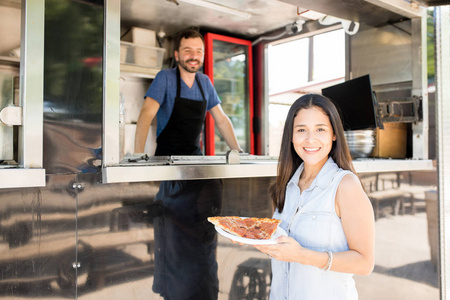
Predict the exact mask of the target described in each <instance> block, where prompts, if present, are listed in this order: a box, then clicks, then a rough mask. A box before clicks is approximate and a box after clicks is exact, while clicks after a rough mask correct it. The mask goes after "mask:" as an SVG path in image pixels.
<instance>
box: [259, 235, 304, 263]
mask: <svg viewBox="0 0 450 300" xmlns="http://www.w3.org/2000/svg"><path fill="white" fill-rule="evenodd" d="M275 241H276V242H277V244H274V245H253V247H255V248H256V249H258V250H259V251H261V252H263V253H265V254H267V255H269V256H270V257H272V258H275V259H276V260H279V261H286V262H300V259H301V256H302V251H303V250H304V248H303V247H302V246H301V245H300V244H299V243H298V242H297V241H296V240H294V239H293V238H291V237H287V236H280V237H279V238H277V239H276V240H275Z"/></svg>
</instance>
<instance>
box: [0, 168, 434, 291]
mask: <svg viewBox="0 0 450 300" xmlns="http://www.w3.org/2000/svg"><path fill="white" fill-rule="evenodd" d="M97 176H98V175H97V174H92V173H91V174H77V175H49V176H47V187H46V188H30V189H21V190H14V189H11V190H7V191H5V192H2V194H1V198H0V232H1V234H0V237H1V239H0V269H1V270H2V273H1V274H2V276H1V278H0V297H6V298H18V297H26V298H33V299H46V298H52V299H67V298H77V297H78V298H80V299H82V298H91V297H94V298H96V299H161V298H160V296H159V294H158V293H157V292H155V291H153V290H152V287H153V286H154V284H155V283H156V282H157V281H156V280H157V278H158V280H161V279H163V277H161V275H162V273H160V272H159V271H160V270H162V269H161V268H160V267H161V266H158V263H161V262H162V260H161V259H169V258H170V264H174V265H175V266H177V268H175V269H172V270H171V272H172V273H166V274H165V275H166V276H169V274H172V275H171V276H174V277H170V278H166V280H167V279H169V280H178V279H180V280H182V284H181V286H182V285H184V286H186V285H189V281H188V279H189V276H190V275H191V274H192V272H188V271H182V270H183V265H180V262H181V261H183V256H181V257H179V256H178V255H180V253H181V254H182V255H188V254H189V253H190V254H192V253H193V252H192V251H193V250H194V249H197V250H198V248H195V247H194V246H192V243H194V244H195V243H196V242H195V240H199V241H202V240H203V241H213V243H217V246H216V248H215V249H216V250H215V253H216V254H215V255H214V260H212V262H214V261H215V262H216V263H217V279H218V284H219V292H218V299H220V300H235V299H261V300H262V299H268V295H269V291H270V276H271V275H270V274H271V272H270V263H269V259H268V258H267V256H266V255H265V254H262V253H261V252H259V251H257V250H256V249H255V248H253V247H252V246H246V245H244V246H241V245H237V244H233V243H232V242H231V241H230V240H228V239H226V238H224V237H222V236H216V235H215V231H211V232H209V231H208V230H206V228H203V225H202V223H201V222H200V223H197V221H200V220H201V219H203V217H205V216H207V215H210V214H220V215H237V216H255V217H267V216H271V214H272V204H271V201H270V199H269V195H268V192H267V187H268V186H269V184H270V183H271V182H272V181H273V180H274V178H273V177H267V178H240V179H225V180H222V185H217V184H213V185H211V186H209V185H207V184H206V183H211V181H204V182H203V183H204V184H202V182H200V181H198V182H192V186H191V185H190V184H188V185H185V184H186V183H188V182H190V181H184V182H183V181H180V182H172V184H174V185H176V186H178V185H181V186H184V191H187V192H188V193H187V194H184V196H183V199H184V200H186V199H189V198H190V199H191V200H189V201H187V202H185V201H179V200H180V198H178V196H179V194H172V196H170V197H164V198H162V199H161V200H162V201H160V202H158V201H157V199H158V197H160V196H162V195H163V194H161V193H160V194H159V196H157V194H158V191H159V190H160V182H147V183H121V184H108V185H104V184H99V183H97ZM362 181H363V183H364V184H365V186H366V191H367V192H368V193H369V195H371V194H372V193H374V192H375V191H376V189H377V188H378V191H381V190H384V191H385V192H389V191H402V192H403V193H406V194H407V195H408V197H405V199H404V201H403V206H404V207H403V208H404V210H399V212H398V213H397V214H394V212H395V211H394V210H392V206H391V204H392V201H390V200H389V201H388V200H386V201H382V202H381V203H380V204H381V205H380V206H379V210H380V211H379V218H378V219H377V221H376V232H377V235H376V245H375V249H376V255H375V256H376V267H375V270H374V272H373V274H372V275H370V276H355V280H356V284H357V287H358V292H359V296H360V298H361V299H369V298H375V299H381V298H382V297H384V296H383V295H390V298H389V299H400V298H407V299H418V300H419V299H436V300H437V299H439V288H438V272H437V269H436V268H435V267H434V266H433V260H432V258H433V257H436V254H435V253H434V252H432V251H436V249H438V245H434V244H433V243H437V239H436V238H435V239H429V238H428V235H429V234H433V232H434V234H437V232H436V230H434V231H433V230H431V231H429V230H428V228H429V226H431V227H430V228H431V229H432V226H435V228H437V227H436V224H434V225H433V224H432V220H433V218H432V210H431V208H432V207H433V206H434V208H435V211H437V202H436V201H434V202H433V201H432V199H430V197H428V198H425V192H427V191H429V190H433V189H434V190H435V189H436V172H435V171H428V172H412V173H409V172H400V173H399V174H398V176H397V174H395V173H394V174H389V173H382V174H377V173H367V174H364V178H362ZM216 182H217V181H216ZM169 184H170V183H169ZM399 184H400V185H399ZM202 185H203V186H204V188H205V189H200V188H198V187H200V186H202ZM189 187H192V189H190V188H189ZM202 190H203V191H204V192H205V195H204V196H205V198H203V200H201V201H196V202H192V200H194V199H200V198H197V197H198V196H199V195H200V194H201V191H202ZM189 191H190V192H189ZM410 193H412V194H413V196H414V197H413V199H414V202H413V204H414V209H413V205H412V202H411V197H409V196H410ZM166 195H167V194H166ZM177 200H178V201H177ZM217 209H219V210H220V211H218V210H217ZM196 212H198V214H196ZM434 215H435V216H436V213H434ZM196 220H197V221H196ZM428 220H430V221H428ZM434 220H436V218H435V219H434ZM428 222H430V223H428ZM161 225H162V227H161ZM158 226H159V227H158ZM157 230H160V231H158V233H157ZM429 232H430V233H429ZM174 234H176V239H175V240H173V239H170V237H174ZM211 234H212V235H211ZM158 238H159V240H157V239H158ZM161 238H163V239H162V240H161ZM192 238H194V240H193V239H192ZM162 241H164V244H161V242H162ZM430 243H431V244H430ZM181 244H183V245H190V246H188V247H187V248H186V247H185V248H182V247H181ZM161 245H165V248H164V250H162V248H161V247H160V246H161ZM158 249H160V250H158ZM184 249H186V250H185V251H184ZM158 251H159V252H158ZM183 251H184V252H185V253H184V252H183ZM194 253H196V252H195V251H194ZM433 253H434V254H433ZM202 257H203V258H204V260H203V259H202ZM158 258H159V259H160V260H159V262H158ZM195 259H198V260H195V261H196V263H205V264H206V265H208V264H207V262H208V261H209V262H211V261H210V260H209V259H210V258H207V256H206V255H203V256H196V258H195ZM206 265H205V267H206ZM166 266H168V265H166ZM184 267H186V265H184ZM174 272H175V273H174ZM177 278H178V279H177ZM159 282H160V283H161V281H159ZM160 286H161V285H160ZM181 286H180V287H181ZM195 286H197V285H194V287H195ZM181 299H182V298H181ZM207 299H209V298H207Z"/></svg>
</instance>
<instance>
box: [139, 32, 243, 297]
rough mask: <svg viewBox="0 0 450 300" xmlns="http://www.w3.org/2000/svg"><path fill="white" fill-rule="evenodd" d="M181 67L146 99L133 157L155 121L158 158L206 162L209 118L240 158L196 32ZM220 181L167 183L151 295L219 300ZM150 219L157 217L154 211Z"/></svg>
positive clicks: (179, 47)
mask: <svg viewBox="0 0 450 300" xmlns="http://www.w3.org/2000/svg"><path fill="white" fill-rule="evenodd" d="M174 55H175V59H176V60H177V61H178V64H179V65H178V67H177V68H175V69H169V70H162V71H160V72H159V73H158V74H157V75H156V77H155V79H154V80H153V82H152V84H151V86H150V88H149V89H148V91H147V93H146V94H145V102H144V105H143V107H142V110H141V113H140V115H139V118H138V122H137V128H136V139H135V152H136V153H143V152H144V147H145V141H146V139H147V134H148V130H149V127H150V123H151V122H152V120H153V118H154V117H155V116H156V117H157V118H156V119H157V130H156V135H157V147H156V152H155V155H201V154H202V151H201V149H200V143H199V140H200V133H201V131H202V127H203V122H204V119H205V114H206V111H210V112H211V115H212V116H213V118H214V121H215V123H216V125H217V127H218V129H219V132H220V134H221V135H222V136H223V137H224V139H225V141H226V143H227V144H228V146H229V147H230V148H231V149H236V150H238V151H240V150H241V149H240V147H239V144H238V142H237V139H236V136H235V134H234V130H233V125H232V124H231V121H230V119H229V118H228V117H227V116H226V115H225V113H224V112H223V110H222V108H221V106H220V99H219V97H218V96H217V93H216V91H215V89H214V87H213V86H212V84H211V81H210V80H209V78H208V76H206V75H204V74H200V73H197V71H198V70H199V69H200V68H201V66H202V65H203V56H204V41H203V37H202V36H201V35H200V34H199V33H198V32H197V31H195V30H187V31H185V32H183V33H182V34H181V35H180V37H179V38H178V40H177V43H176V47H175V52H174ZM222 187H223V186H222V181H221V180H176V181H163V182H162V183H161V185H160V187H159V191H158V193H157V195H156V196H155V198H154V199H153V203H155V204H158V205H160V206H161V207H162V214H159V215H155V216H154V218H153V228H154V239H155V240H154V242H155V247H154V254H155V269H154V281H153V291H154V292H156V293H159V294H160V295H161V296H162V297H163V298H164V299H165V300H173V299H175V300H191V299H195V300H217V298H218V293H219V280H218V275H217V270H218V265H217V261H216V249H217V238H216V231H215V229H214V227H213V226H212V225H211V224H209V222H208V221H207V217H209V216H215V215H218V214H219V213H220V210H221V205H222ZM149 213H151V212H149Z"/></svg>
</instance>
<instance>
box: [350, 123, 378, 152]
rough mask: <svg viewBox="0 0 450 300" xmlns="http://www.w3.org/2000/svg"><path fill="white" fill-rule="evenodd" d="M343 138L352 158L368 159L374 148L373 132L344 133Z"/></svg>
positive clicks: (370, 130)
mask: <svg viewBox="0 0 450 300" xmlns="http://www.w3.org/2000/svg"><path fill="white" fill-rule="evenodd" d="M344 133H345V138H346V139H347V144H348V147H349V149H350V154H351V155H352V158H364V157H369V156H370V154H372V151H373V148H375V142H376V140H375V130H373V129H368V130H352V131H345V132H344Z"/></svg>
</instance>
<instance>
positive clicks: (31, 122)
mask: <svg viewBox="0 0 450 300" xmlns="http://www.w3.org/2000/svg"><path fill="white" fill-rule="evenodd" d="M448 4H450V1H445V0H436V1H434V0H389V1H388V0H353V1H347V0H316V1H306V0H280V1H278V0H245V1H244V0H243V1H235V0H224V1H213V0H166V1H165V0H108V1H104V0H46V1H44V0H0V16H1V17H0V33H1V34H0V38H1V43H0V86H1V90H2V91H1V99H0V100H1V102H0V103H1V106H0V120H1V122H0V140H1V144H0V154H1V157H0V161H1V164H0V232H1V235H0V237H1V240H0V241H1V242H0V266H1V267H0V270H1V271H0V274H1V276H0V297H1V298H3V299H18V298H21V297H23V298H36V299H39V298H50V297H51V298H55V299H59V298H89V297H95V298H104V299H163V297H164V296H166V297H167V296H168V295H171V297H173V298H174V299H189V297H190V296H189V293H194V294H193V295H195V293H197V295H198V294H202V293H204V295H206V294H207V291H206V290H203V287H204V286H214V287H215V288H216V292H215V293H216V294H218V298H219V299H268V295H269V291H270V282H271V269H270V260H269V259H268V258H267V256H265V255H264V254H262V253H261V252H259V251H257V250H256V249H254V248H253V247H251V246H238V245H236V244H233V243H231V241H230V240H229V239H227V238H225V237H223V236H221V235H218V234H216V232H215V230H214V228H213V227H212V226H211V225H210V224H208V222H207V221H206V217H208V216H213V215H223V216H251V217H270V216H271V215H272V213H273V208H272V203H271V200H270V197H269V194H268V186H269V185H270V183H271V182H273V181H274V178H275V176H276V174H277V152H276V151H277V149H279V142H280V139H279V135H280V132H279V131H277V130H279V126H278V127H277V125H276V124H275V123H277V122H278V123H279V122H282V121H283V118H284V117H285V112H286V107H287V108H288V107H289V104H291V103H292V102H293V101H294V100H295V99H296V98H298V97H299V96H300V95H302V94H306V93H323V94H324V95H327V96H329V97H330V98H331V99H332V100H334V101H336V103H337V104H338V106H339V107H340V109H341V112H342V117H343V121H344V126H345V128H346V138H347V141H348V143H349V146H350V149H351V151H352V156H353V157H354V161H353V163H354V166H355V169H356V171H357V172H358V174H359V175H360V177H361V178H362V181H363V183H364V184H365V188H366V191H367V192H368V193H370V195H371V200H372V202H373V204H374V209H375V213H376V219H377V221H376V223H377V236H378V237H379V238H378V237H377V244H376V247H377V251H380V252H377V255H376V266H375V270H374V272H373V274H372V275H370V276H367V277H358V276H356V277H355V281H356V284H357V288H358V291H359V293H360V297H361V299H368V298H369V297H370V298H372V299H379V298H381V297H384V298H385V299H399V298H407V299H439V298H440V299H447V287H448V286H449V284H448V279H447V278H448V276H447V270H448V268H447V266H448V264H449V262H448V260H446V259H445V258H446V257H447V251H446V245H447V243H448V242H447V240H448V238H447V237H446V234H445V233H446V232H445V228H446V224H447V219H448V217H447V216H448V211H449V210H448V204H447V203H445V201H444V200H447V199H448V191H447V190H446V189H445V187H446V186H448V178H449V177H448V169H449V163H448V158H447V157H449V156H448V153H449V152H450V149H449V146H448V141H447V140H446V139H445V136H446V132H445V131H446V129H447V128H449V123H448V122H449V120H450V118H449V109H450V108H449V101H448V99H449V97H450V91H449V85H448V79H449V71H450V70H448V65H449V58H450V54H449V53H450V50H449V47H450V46H449V31H448V30H449V9H448V6H446V5H448ZM432 8H434V14H433V15H430V14H427V11H430V9H432ZM430 19H432V22H431V23H432V24H434V25H433V26H434V27H433V28H434V40H433V46H434V49H435V53H436V55H435V59H436V63H435V74H436V78H435V81H434V82H433V83H432V84H430V83H429V80H428V78H427V51H426V49H427V45H428V43H427V23H428V22H429V20H430ZM186 28H194V29H196V30H198V31H199V32H200V33H201V34H202V35H203V36H204V39H205V61H204V67H203V69H202V72H203V73H205V74H207V75H208V76H209V78H210V79H211V82H212V83H213V84H214V86H215V89H216V91H217V93H218V95H219V97H220V99H221V101H222V107H223V109H224V111H225V112H226V114H227V115H228V116H229V118H230V120H231V121H232V123H233V126H234V128H235V132H236V136H237V138H238V141H239V143H240V145H241V146H242V148H243V150H244V152H245V153H243V154H242V153H237V152H236V151H229V149H227V146H226V144H225V143H224V141H223V139H222V137H221V136H220V134H219V133H218V132H216V129H215V126H214V121H213V119H212V117H211V116H210V115H209V114H207V116H206V120H205V124H204V127H203V130H202V134H201V145H202V151H203V153H204V155H203V156H188V155H187V156H183V155H176V156H155V155H154V151H155V146H156V123H152V125H151V127H150V132H149V136H148V139H147V144H146V149H145V151H144V153H135V152H134V135H135V130H136V122H137V118H138V116H139V112H140V108H141V107H142V104H143V101H144V95H145V92H146V90H147V88H148V87H149V85H150V84H151V82H152V80H153V79H154V78H155V76H156V74H157V73H158V72H159V71H160V70H161V69H166V68H172V67H174V66H175V61H174V54H173V53H174V47H175V45H174V43H175V37H176V36H177V34H179V33H180V32H181V31H182V30H184V29H186ZM332 37H334V38H336V37H337V39H332ZM293 43H297V44H298V45H296V46H295V47H297V48H293V49H294V50H293V52H292V50H291V52H289V50H288V47H285V48H283V47H284V46H287V45H288V44H289V45H291V47H292V44H293ZM290 49H292V48H290ZM322 50H327V51H322ZM283 51H284V52H283ZM281 58H284V59H285V60H281ZM302 62H303V64H302ZM335 62H336V64H337V65H338V69H337V70H338V71H337V72H335V70H336V69H335V65H336V64H334V63H335ZM277 69H278V70H280V71H279V72H276V70H277ZM333 72H334V73H333ZM297 78H298V80H297ZM289 80H294V81H292V82H293V83H291V84H290V85H289ZM276 81H278V82H279V83H280V84H285V85H284V86H282V87H275V86H274V85H273V83H274V82H276ZM430 95H433V101H430V99H431V97H430ZM283 111H284V114H283ZM430 116H431V117H430ZM271 120H276V122H271ZM430 149H432V151H433V155H431V156H430ZM424 171H426V172H428V173H426V174H430V172H431V174H432V175H433V174H434V175H435V176H436V178H437V181H433V182H432V183H431V184H430V185H431V186H432V187H434V188H435V189H434V191H429V190H428V189H429V188H428V186H427V191H424V190H420V192H419V193H422V194H423V193H424V192H425V193H428V194H427V195H429V197H431V198H433V197H434V199H439V200H438V201H437V200H435V201H434V207H435V210H436V211H435V213H434V215H433V216H434V217H433V218H431V217H430V216H431V213H430V211H429V210H428V206H427V209H426V211H425V206H424V203H425V201H421V200H417V199H415V196H417V195H414V194H413V186H414V182H412V181H414V178H416V177H418V174H419V175H420V174H422V173H423V172H424ZM445 171H447V172H446V174H447V175H445V174H444V173H445ZM434 175H433V176H434ZM408 176H409V177H408ZM418 178H422V177H420V176H419V177H418ZM408 180H409V182H408ZM420 180H422V179H419V181H420ZM385 181H387V182H388V183H389V182H392V188H385V186H384V185H385ZM161 182H170V183H172V184H173V185H177V186H180V187H181V189H183V190H186V191H185V192H186V194H183V195H182V196H180V197H179V198H177V199H170V198H167V199H162V200H161V199H159V198H158V193H159V192H160V184H161ZM404 182H407V184H406V186H407V187H408V188H409V187H411V190H405V189H404V188H403V189H401V188H400V185H401V184H403V183H404ZM435 182H437V183H438V184H435ZM366 184H367V185H366ZM387 185H389V184H387ZM380 186H383V187H382V188H380ZM408 188H407V189H408ZM186 195H187V196H186ZM184 197H185V198H184ZM427 197H428V196H427ZM191 199H195V201H192V200H191ZM416 200H417V201H416ZM422 200H423V199H422ZM425 200H426V199H425ZM427 205H428V202H427ZM391 206H392V211H391V210H390V207H391ZM388 209H389V212H388V213H387V214H385V213H386V211H387V210H388ZM438 220H439V223H438ZM407 222H408V223H407ZM427 222H428V223H427ZM430 222H435V223H436V224H435V227H434V229H430V228H431V225H430V224H431V223H430ZM427 224H428V225H427ZM433 224H434V223H433ZM402 230H403V231H402ZM419 236H420V237H424V239H419V238H418V237H419ZM162 241H163V242H162ZM199 243H200V244H201V245H202V246H201V247H200V246H199ZM203 245H207V246H206V247H204V248H202V247H203ZM201 251H208V252H205V253H203V252H202V254H201V255H198V252H201ZM382 251H384V252H382ZM414 255H416V256H415V257H413V256H414ZM162 265H165V266H170V268H166V269H165V270H166V271H161V270H162V269H161V266H162ZM169 269H170V270H171V271H170V272H169V271H167V270H169ZM205 297H206V298H205V299H210V298H208V297H207V296H205ZM211 299H214V296H212V297H211ZM216 299H217V297H216Z"/></svg>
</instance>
